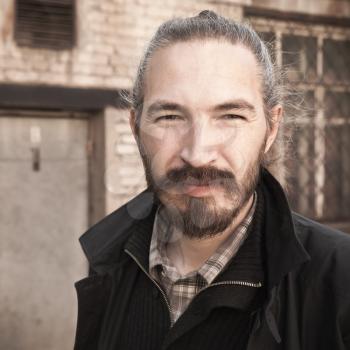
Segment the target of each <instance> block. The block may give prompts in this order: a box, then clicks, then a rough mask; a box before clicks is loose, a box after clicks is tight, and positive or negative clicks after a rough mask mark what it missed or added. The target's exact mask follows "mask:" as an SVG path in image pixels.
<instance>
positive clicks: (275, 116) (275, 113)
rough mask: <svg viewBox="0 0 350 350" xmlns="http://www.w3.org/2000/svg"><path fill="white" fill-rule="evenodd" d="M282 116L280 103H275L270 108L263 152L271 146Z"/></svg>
mask: <svg viewBox="0 0 350 350" xmlns="http://www.w3.org/2000/svg"><path fill="white" fill-rule="evenodd" d="M282 116H283V107H282V106H281V105H276V106H275V107H273V108H272V110H271V122H270V126H269V130H268V137H267V140H266V145H265V153H267V152H268V151H269V149H270V148H271V146H272V144H273V143H274V141H275V139H276V137H277V133H278V129H279V127H280V123H281V120H282Z"/></svg>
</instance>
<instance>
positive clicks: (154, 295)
mask: <svg viewBox="0 0 350 350" xmlns="http://www.w3.org/2000/svg"><path fill="white" fill-rule="evenodd" d="M263 211H264V203H263V195H262V193H261V192H260V190H258V201H257V207H256V212H255V215H254V219H253V222H252V224H251V226H250V228H249V234H248V237H247V239H246V241H245V242H244V243H243V245H242V247H241V248H240V249H239V251H238V252H237V254H236V256H235V257H234V258H233V259H232V261H231V262H229V263H228V265H227V266H226V268H225V269H224V271H222V272H221V273H220V274H219V275H218V276H217V277H216V279H215V280H214V282H213V283H214V284H215V283H219V284H218V285H213V286H210V287H208V288H206V289H205V290H203V291H201V292H200V293H199V294H197V295H196V296H195V297H194V299H193V300H192V302H191V303H190V305H189V306H188V308H187V309H186V311H185V312H184V313H183V314H182V315H181V317H180V318H179V319H178V321H177V322H176V323H175V324H174V326H173V327H171V328H170V318H169V310H168V307H167V304H166V301H165V299H164V295H163V294H162V293H161V292H160V290H159V288H158V287H157V286H156V284H155V283H154V282H153V281H152V280H151V279H150V277H149V276H148V275H147V273H146V272H147V271H148V252H149V245H150V239H151V234H152V225H153V219H154V215H150V217H148V218H147V219H145V220H141V221H140V229H139V230H137V231H138V232H137V234H135V233H134V234H133V235H132V236H131V237H130V239H129V240H128V242H127V244H126V246H125V249H126V250H127V252H126V253H125V254H126V257H125V260H124V262H123V268H120V266H119V267H118V269H116V270H115V271H114V272H111V273H112V275H113V287H112V293H111V298H110V300H109V303H108V307H107V311H106V314H105V317H104V322H103V326H102V331H101V336H100V340H99V349H100V350H112V349H113V350H117V349H118V350H122V349H131V350H158V349H174V350H175V349H179V350H180V349H181V350H182V349H186V350H192V349H193V350H194V349H200V350H205V349H210V350H213V349H235V350H243V349H246V344H247V340H248V336H249V333H250V329H251V321H252V316H253V314H254V312H255V310H257V308H258V307H259V306H261V304H262V302H263V300H264V298H265V295H264V294H265V293H264V290H265V288H264V287H262V288H255V287H251V286H242V285H235V284H233V282H232V281H243V282H250V283H258V282H262V284H263V285H264V283H265V274H264V271H265V268H264V260H265V259H264V254H265V253H264V251H265V248H264V243H263V242H264V235H263V230H262V229H261V228H262V227H263V222H262V220H263ZM135 260H137V262H135ZM230 283H231V284H230ZM126 285H128V288H127V290H132V293H129V294H128V295H125V293H124V288H123V287H124V286H126ZM130 286H132V287H131V288H129V287H130Z"/></svg>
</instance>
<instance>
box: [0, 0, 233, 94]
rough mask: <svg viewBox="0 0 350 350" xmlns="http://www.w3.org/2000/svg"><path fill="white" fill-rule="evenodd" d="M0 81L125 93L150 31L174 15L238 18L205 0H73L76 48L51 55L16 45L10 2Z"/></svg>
mask: <svg viewBox="0 0 350 350" xmlns="http://www.w3.org/2000/svg"><path fill="white" fill-rule="evenodd" d="M0 5H1V9H2V11H1V12H0V26H1V28H0V81H1V82H16V83H17V82H18V83H26V84H59V85H65V86H83V87H89V86H94V87H111V88H129V87H130V86H131V83H132V79H133V76H134V72H135V70H136V65H137V63H138V59H139V56H140V54H141V52H142V50H143V48H144V45H145V42H146V41H147V40H148V39H149V37H150V36H151V35H152V33H153V32H154V29H155V28H156V27H157V26H158V25H159V24H160V23H161V22H163V21H164V20H166V19H168V18H170V17H172V16H174V15H176V16H178V15H191V14H196V13H197V12H198V11H200V10H201V9H203V8H215V9H217V10H219V11H221V12H224V13H226V14H229V15H231V16H232V17H236V18H239V17H240V8H239V7H237V5H212V4H210V5H209V4H207V3H206V2H205V1H195V0H191V1H179V0H177V1H176V0H166V1H160V0H155V1H150V0H134V1H125V0H124V1H123V0H84V1H82V0H77V17H78V18H77V44H76V46H75V47H74V49H73V50H64V51H54V50H46V49H31V48H24V47H18V46H16V43H15V42H14V40H13V31H14V0H11V1H10V0H0Z"/></svg>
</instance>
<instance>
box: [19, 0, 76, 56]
mask: <svg viewBox="0 0 350 350" xmlns="http://www.w3.org/2000/svg"><path fill="white" fill-rule="evenodd" d="M15 14H16V16H15V41H16V42H17V44H18V45H19V46H28V47H34V48H48V49H55V50H60V49H61V50H62V49H70V48H72V47H73V45H74V18H75V16H74V1H73V0H16V11H15Z"/></svg>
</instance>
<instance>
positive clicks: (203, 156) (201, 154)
mask: <svg viewBox="0 0 350 350" xmlns="http://www.w3.org/2000/svg"><path fill="white" fill-rule="evenodd" d="M214 139H215V137H214V135H213V132H212V130H210V125H208V123H207V122H206V121H200V122H196V123H192V125H191V128H190V129H189V131H188V132H187V133H186V135H184V142H183V147H182V149H181V153H180V157H181V159H182V160H183V162H185V163H188V164H190V165H192V166H193V167H202V166H206V165H212V164H213V163H214V162H215V160H216V158H217V150H216V147H215V142H213V141H214Z"/></svg>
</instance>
